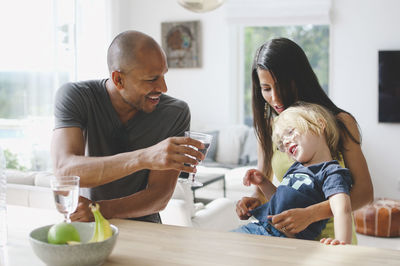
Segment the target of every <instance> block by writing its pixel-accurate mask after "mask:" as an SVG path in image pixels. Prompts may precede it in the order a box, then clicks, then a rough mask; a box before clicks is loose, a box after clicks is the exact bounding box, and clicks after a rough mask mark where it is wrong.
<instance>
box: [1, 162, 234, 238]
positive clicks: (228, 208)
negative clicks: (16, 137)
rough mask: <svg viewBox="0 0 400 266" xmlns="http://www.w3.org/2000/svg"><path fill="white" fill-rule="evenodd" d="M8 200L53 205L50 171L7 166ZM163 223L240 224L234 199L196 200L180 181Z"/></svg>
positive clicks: (215, 227) (216, 227) (223, 226)
mask: <svg viewBox="0 0 400 266" xmlns="http://www.w3.org/2000/svg"><path fill="white" fill-rule="evenodd" d="M5 174H6V177H7V204H12V205H21V206H26V207H32V208H46V209H54V210H55V205H54V198H53V193H52V190H51V188H50V180H49V178H50V177H49V174H50V173H47V172H22V171H17V170H10V169H6V171H5ZM160 215H161V219H162V221H163V223H164V224H169V225H177V226H190V227H198V228H204V229H211V230H218V231H229V230H231V229H234V228H236V227H238V226H239V224H240V220H239V219H238V217H237V216H236V213H235V202H234V201H232V200H230V199H227V198H217V199H214V200H212V201H211V202H209V203H208V204H203V203H194V200H193V193H192V191H191V188H190V186H189V185H188V184H185V183H182V182H178V183H177V185H176V187H175V191H174V193H173V196H172V198H171V200H170V201H169V203H168V204H167V206H166V208H165V209H164V210H163V211H161V212H160Z"/></svg>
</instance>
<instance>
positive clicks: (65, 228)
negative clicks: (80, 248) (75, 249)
mask: <svg viewBox="0 0 400 266" xmlns="http://www.w3.org/2000/svg"><path fill="white" fill-rule="evenodd" d="M69 241H74V242H80V241H81V238H80V236H79V233H78V230H76V228H75V227H74V226H73V225H72V224H69V223H65V222H62V223H58V224H55V225H53V226H52V227H50V230H49V232H48V234H47V242H49V243H50V244H67V242H69Z"/></svg>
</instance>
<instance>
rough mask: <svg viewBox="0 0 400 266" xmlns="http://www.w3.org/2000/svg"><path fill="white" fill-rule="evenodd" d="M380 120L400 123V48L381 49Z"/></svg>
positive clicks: (379, 74)
mask: <svg viewBox="0 0 400 266" xmlns="http://www.w3.org/2000/svg"><path fill="white" fill-rule="evenodd" d="M378 77H379V115H378V117H379V122H387V123H400V50H397V51H379V73H378Z"/></svg>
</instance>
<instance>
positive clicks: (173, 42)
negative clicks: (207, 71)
mask: <svg viewBox="0 0 400 266" xmlns="http://www.w3.org/2000/svg"><path fill="white" fill-rule="evenodd" d="M161 35H162V36H161V39H162V48H163V49H164V51H165V53H166V55H167V61H168V67H169V68H196V67H201V32H200V21H182V22H163V23H161Z"/></svg>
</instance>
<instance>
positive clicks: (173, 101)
mask: <svg viewBox="0 0 400 266" xmlns="http://www.w3.org/2000/svg"><path fill="white" fill-rule="evenodd" d="M159 106H160V107H162V108H166V107H172V108H176V109H178V110H179V111H184V110H189V105H188V104H187V103H186V102H185V101H182V100H179V99H177V98H174V97H172V96H169V95H166V94H163V95H161V98H160V104H159Z"/></svg>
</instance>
